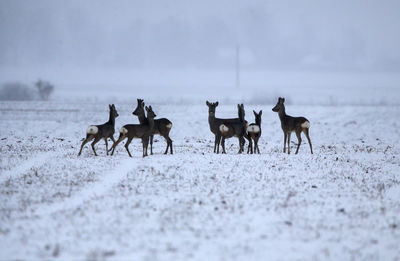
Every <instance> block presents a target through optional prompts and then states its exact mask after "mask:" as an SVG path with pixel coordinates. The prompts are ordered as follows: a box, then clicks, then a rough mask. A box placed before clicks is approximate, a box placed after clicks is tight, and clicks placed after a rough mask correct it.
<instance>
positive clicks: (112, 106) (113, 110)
mask: <svg viewBox="0 0 400 261" xmlns="http://www.w3.org/2000/svg"><path fill="white" fill-rule="evenodd" d="M108 107H109V109H110V115H112V116H113V117H114V118H117V117H118V116H119V114H118V112H117V109H115V105H114V104H111V105H110V104H109V105H108Z"/></svg>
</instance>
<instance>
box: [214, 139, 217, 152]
mask: <svg viewBox="0 0 400 261" xmlns="http://www.w3.org/2000/svg"><path fill="white" fill-rule="evenodd" d="M216 152H217V135H215V138H214V153H216Z"/></svg>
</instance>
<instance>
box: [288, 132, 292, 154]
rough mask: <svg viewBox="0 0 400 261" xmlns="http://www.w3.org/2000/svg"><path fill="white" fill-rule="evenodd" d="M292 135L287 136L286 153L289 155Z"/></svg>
mask: <svg viewBox="0 0 400 261" xmlns="http://www.w3.org/2000/svg"><path fill="white" fill-rule="evenodd" d="M291 135H292V133H291V132H288V134H287V153H288V154H290V136H291Z"/></svg>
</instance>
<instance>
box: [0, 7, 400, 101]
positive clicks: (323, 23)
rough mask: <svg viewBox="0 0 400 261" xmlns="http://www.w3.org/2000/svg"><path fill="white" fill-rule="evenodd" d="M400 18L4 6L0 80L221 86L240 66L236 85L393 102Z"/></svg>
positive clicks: (365, 12)
mask: <svg viewBox="0 0 400 261" xmlns="http://www.w3.org/2000/svg"><path fill="white" fill-rule="evenodd" d="M399 10H400V1H371V0H367V1H361V0H360V1H358V0H355V1H317V0H310V1H265V0H263V1H258V0H257V1H225V0H222V1H211V0H203V1H184V0H174V1H154V0H147V1H127V0H120V1H76V0H72V1H51V0H39V1H34V0H2V1H0V38H1V41H0V73H1V76H0V81H1V82H6V81H12V80H21V81H31V82H32V81H35V80H37V79H38V78H39V77H44V78H45V79H48V80H50V81H52V82H55V83H56V84H57V85H58V86H61V87H62V89H63V90H64V91H66V90H67V89H69V90H73V89H74V88H75V89H76V90H77V91H78V90H79V91H82V86H84V87H85V89H86V90H89V89H90V88H92V87H90V86H93V85H96V88H102V90H104V91H107V90H111V89H113V90H116V89H115V88H117V90H118V88H120V90H123V89H124V90H126V89H127V88H128V89H129V88H131V89H135V90H138V89H139V90H140V88H139V87H143V86H146V87H148V88H151V87H155V86H157V88H163V90H165V91H171V90H176V89H177V88H182V89H200V90H202V89H204V88H206V87H205V86H212V87H213V89H219V88H221V89H223V88H230V87H232V86H234V85H237V80H236V72H235V70H236V63H237V61H238V60H239V64H240V80H239V81H240V86H242V87H243V88H253V87H254V88H256V89H258V90H262V89H271V88H274V89H275V90H274V91H275V92H276V93H277V94H279V93H280V91H279V88H280V87H282V88H286V90H287V92H289V90H291V89H292V88H293V87H294V86H314V87H318V88H330V89H331V90H332V88H334V87H337V88H339V87H343V88H349V87H354V88H355V89H356V90H359V88H361V87H363V86H372V87H374V88H375V87H382V88H383V87H388V88H390V89H391V90H393V89H395V90H396V92H395V93H396V95H397V94H398V91H397V90H398V87H399V83H400V81H399V79H400V77H399V76H398V73H399V72H400V48H399V46H400V30H399V28H400V16H399V15H398V12H399ZM238 52H239V55H237V53H238ZM102 84H104V87H101V86H102ZM112 84H113V86H110V85H112ZM106 85H107V86H106ZM118 86H119V87H118ZM128 86H130V87H128ZM161 86H163V87H161ZM283 92H285V91H283ZM61 93H62V92H61ZM64 94H66V92H65V93H64Z"/></svg>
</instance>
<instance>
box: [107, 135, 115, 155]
mask: <svg viewBox="0 0 400 261" xmlns="http://www.w3.org/2000/svg"><path fill="white" fill-rule="evenodd" d="M110 139H111V140H112V142H113V145H112V146H111V148H110V149H109V150H108V152H110V151H111V150H112V147H113V146H114V143H115V139H114V136H113V135H111V136H110Z"/></svg>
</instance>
